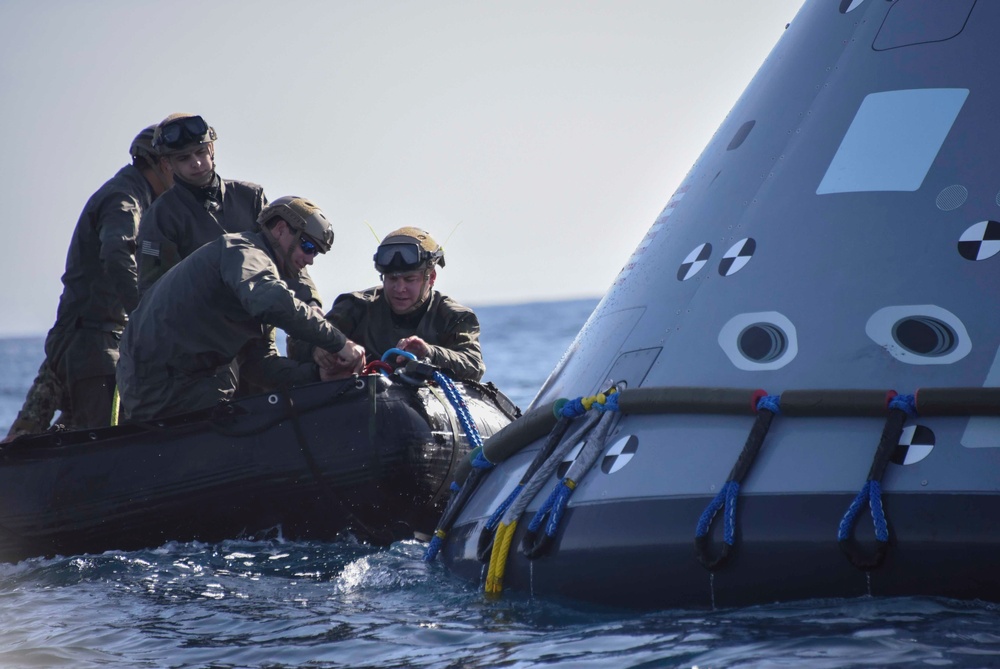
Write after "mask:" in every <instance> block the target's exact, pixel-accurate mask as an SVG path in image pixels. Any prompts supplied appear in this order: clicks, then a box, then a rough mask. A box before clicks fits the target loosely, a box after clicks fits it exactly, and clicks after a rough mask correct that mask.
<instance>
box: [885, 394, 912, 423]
mask: <svg viewBox="0 0 1000 669" xmlns="http://www.w3.org/2000/svg"><path fill="white" fill-rule="evenodd" d="M889 408H890V409H899V410H900V411H902V412H904V413H905V414H906V415H907V416H909V417H910V418H916V417H917V398H916V395H896V396H895V397H893V398H892V400H891V401H890V402H889Z"/></svg>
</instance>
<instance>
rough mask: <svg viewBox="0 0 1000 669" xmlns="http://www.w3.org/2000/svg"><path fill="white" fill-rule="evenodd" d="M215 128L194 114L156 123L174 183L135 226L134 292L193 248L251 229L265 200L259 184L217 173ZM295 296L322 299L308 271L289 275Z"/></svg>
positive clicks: (159, 144)
mask: <svg viewBox="0 0 1000 669" xmlns="http://www.w3.org/2000/svg"><path fill="white" fill-rule="evenodd" d="M218 137H219V136H218V134H217V133H216V132H215V128H213V127H212V126H210V125H208V123H206V122H205V119H203V118H202V117H201V116H197V115H195V114H184V113H178V114H171V115H170V116H168V117H167V118H165V119H163V120H162V121H160V123H159V125H157V126H156V131H155V134H154V137H153V145H154V146H155V147H156V149H157V150H158V151H159V153H160V156H161V161H162V163H163V165H164V167H165V169H168V170H170V171H171V173H172V174H173V175H174V182H175V184H176V186H177V187H175V188H172V189H171V190H170V191H169V192H167V193H166V194H165V195H164V197H162V198H161V199H160V200H159V201H158V202H157V206H156V207H155V208H150V210H149V211H148V212H147V213H146V214H145V215H144V216H143V219H142V224H141V225H140V228H139V239H138V244H139V247H138V251H139V293H140V295H141V294H143V293H145V292H146V291H147V290H148V289H149V287H150V286H152V285H153V284H154V283H155V282H156V281H157V280H158V279H159V278H160V277H161V276H163V275H164V274H165V273H166V272H167V270H169V269H170V268H171V267H173V266H174V265H176V264H177V263H178V262H180V260H181V259H183V258H186V257H187V256H189V255H191V253H193V252H194V251H195V250H196V249H198V248H200V247H201V246H204V245H205V244H207V243H208V242H210V241H213V240H214V239H216V238H217V237H218V236H219V235H222V234H226V233H230V232H250V231H251V230H253V229H254V225H255V221H256V220H257V217H258V216H260V212H261V211H262V210H263V208H264V206H265V205H266V204H267V198H266V197H265V196H264V189H263V188H261V187H260V186H258V185H257V184H254V183H250V182H247V181H234V180H231V179H222V178H220V177H219V175H218V174H217V173H216V171H215V141H216V140H217V139H218ZM290 285H292V286H293V288H294V289H295V293H296V295H297V296H298V297H299V299H301V300H303V301H305V302H315V304H316V305H317V306H321V305H322V301H321V300H320V297H319V291H318V290H317V289H316V286H315V284H313V282H312V279H311V278H310V277H309V274H308V272H304V273H303V275H302V276H301V277H299V278H298V279H291V283H290Z"/></svg>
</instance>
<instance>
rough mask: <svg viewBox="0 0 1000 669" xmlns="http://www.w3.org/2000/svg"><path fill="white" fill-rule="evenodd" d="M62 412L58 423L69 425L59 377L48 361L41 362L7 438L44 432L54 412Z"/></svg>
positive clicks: (63, 392) (67, 404) (66, 398)
mask: <svg viewBox="0 0 1000 669" xmlns="http://www.w3.org/2000/svg"><path fill="white" fill-rule="evenodd" d="M60 409H62V410H63V415H62V416H61V417H60V422H62V423H64V424H65V423H71V422H72V419H71V417H70V416H69V415H68V409H69V400H68V397H67V396H66V392H65V390H64V389H63V386H62V383H60V382H59V377H57V376H56V374H55V372H54V371H53V370H52V367H51V366H50V365H49V359H48V358H46V359H45V360H43V361H42V365H41V366H40V367H39V368H38V376H36V377H35V380H34V382H33V383H32V384H31V388H29V389H28V394H27V396H26V397H25V399H24V405H23V406H22V407H21V410H20V411H19V412H18V413H17V419H16V420H15V421H14V424H13V425H11V426H10V431H9V432H8V433H7V438H8V439H12V438H14V437H18V436H20V435H22V434H34V433H36V432H44V431H45V430H46V429H48V427H49V423H51V422H52V417H53V416H55V414H56V411H59V410H60Z"/></svg>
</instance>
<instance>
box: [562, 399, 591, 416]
mask: <svg viewBox="0 0 1000 669" xmlns="http://www.w3.org/2000/svg"><path fill="white" fill-rule="evenodd" d="M581 400H583V397H582V396H581V397H577V398H576V399H575V400H569V401H567V402H566V403H565V404H563V406H562V409H560V414H561V415H563V416H566V417H567V418H576V417H578V416H582V415H583V414H585V413H587V409H586V407H584V406H583V402H582V401H581Z"/></svg>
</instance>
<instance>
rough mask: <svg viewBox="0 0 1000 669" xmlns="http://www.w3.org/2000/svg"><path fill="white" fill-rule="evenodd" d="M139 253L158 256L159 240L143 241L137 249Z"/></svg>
mask: <svg viewBox="0 0 1000 669" xmlns="http://www.w3.org/2000/svg"><path fill="white" fill-rule="evenodd" d="M139 250H140V252H141V253H144V254H146V255H147V256H153V257H154V258H159V257H160V242H151V241H148V240H146V241H143V243H142V248H141V249H139Z"/></svg>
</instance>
